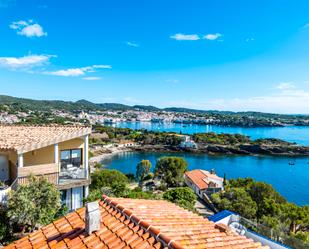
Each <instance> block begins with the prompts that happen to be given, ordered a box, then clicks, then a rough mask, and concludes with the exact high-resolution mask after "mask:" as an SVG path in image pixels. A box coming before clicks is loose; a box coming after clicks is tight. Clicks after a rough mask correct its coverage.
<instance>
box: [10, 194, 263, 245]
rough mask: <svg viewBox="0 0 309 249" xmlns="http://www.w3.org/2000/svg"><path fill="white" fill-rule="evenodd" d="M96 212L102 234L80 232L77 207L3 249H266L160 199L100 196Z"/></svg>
mask: <svg viewBox="0 0 309 249" xmlns="http://www.w3.org/2000/svg"><path fill="white" fill-rule="evenodd" d="M100 212H101V229H100V230H99V231H97V232H94V233H92V234H91V235H87V234H86V233H85V229H84V228H85V222H84V219H85V208H81V209H79V210H77V211H75V212H73V213H70V214H68V215H66V216H65V217H63V218H61V219H59V220H57V221H55V222H53V223H52V224H50V225H48V226H46V227H43V228H41V229H40V230H39V231H37V232H34V233H32V234H30V235H29V236H27V237H25V238H22V239H20V240H17V241H15V242H14V243H13V244H11V245H9V246H7V247H5V249H19V248H20V249H22V248H24V249H30V248H50V249H52V248H59V249H61V248H70V249H73V248H74V249H82V248H111V249H122V248H123V249H129V248H136V249H144V248H145V249H146V248H150V249H151V248H155V249H161V248H164V249H167V248H172V249H183V248H187V249H193V248H194V249H202V248H212V249H223V248H229V249H236V248H237V249H254V248H268V247H262V246H261V245H260V243H255V242H253V241H252V240H251V239H247V238H245V237H243V236H240V235H237V234H236V233H234V232H232V231H230V230H228V229H227V228H226V227H224V226H222V225H216V224H214V223H213V222H211V221H208V220H207V219H205V218H203V217H201V216H198V215H197V214H194V213H192V212H190V211H187V210H184V209H182V208H180V207H178V206H176V205H174V204H172V203H169V202H167V201H163V200H138V199H122V198H112V199H110V198H108V197H104V200H102V201H101V202H100Z"/></svg>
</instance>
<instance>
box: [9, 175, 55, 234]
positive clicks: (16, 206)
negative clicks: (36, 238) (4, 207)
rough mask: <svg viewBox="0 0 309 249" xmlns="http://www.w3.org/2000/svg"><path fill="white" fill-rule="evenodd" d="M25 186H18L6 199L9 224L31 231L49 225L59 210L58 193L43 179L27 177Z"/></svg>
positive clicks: (53, 186)
mask: <svg viewBox="0 0 309 249" xmlns="http://www.w3.org/2000/svg"><path fill="white" fill-rule="evenodd" d="M28 180H29V183H28V184H27V185H19V186H18V188H17V190H16V191H12V192H11V194H10V196H9V199H8V212H7V215H8V217H9V218H10V221H11V222H14V223H16V224H18V225H19V226H21V227H23V230H29V231H33V229H35V228H37V227H38V226H40V225H45V224H49V223H51V222H52V221H53V220H54V219H55V217H56V215H57V214H58V212H59V210H60V209H61V202H60V191H59V190H58V189H57V188H56V187H55V185H53V184H51V183H50V182H48V181H47V179H45V178H43V177H34V176H30V177H29V179H28Z"/></svg>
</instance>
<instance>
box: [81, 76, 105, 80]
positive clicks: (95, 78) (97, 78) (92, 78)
mask: <svg viewBox="0 0 309 249" xmlns="http://www.w3.org/2000/svg"><path fill="white" fill-rule="evenodd" d="M100 79H101V77H84V78H83V80H100Z"/></svg>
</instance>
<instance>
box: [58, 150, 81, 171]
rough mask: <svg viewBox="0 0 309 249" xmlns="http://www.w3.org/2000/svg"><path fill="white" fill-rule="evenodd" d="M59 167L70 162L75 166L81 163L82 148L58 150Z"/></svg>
mask: <svg viewBox="0 0 309 249" xmlns="http://www.w3.org/2000/svg"><path fill="white" fill-rule="evenodd" d="M60 161H61V167H62V168H63V167H64V168H65V167H66V166H67V165H69V164H71V165H72V166H75V167H80V166H81V165H82V149H71V150H62V151H61V152H60Z"/></svg>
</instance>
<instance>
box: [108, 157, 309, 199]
mask: <svg viewBox="0 0 309 249" xmlns="http://www.w3.org/2000/svg"><path fill="white" fill-rule="evenodd" d="M166 155H177V156H182V157H184V158H185V159H186V160H187V162H188V163H189V169H190V170H192V169H206V170H210V169H215V170H216V172H217V174H218V175H219V176H222V177H223V175H224V173H225V174H226V177H227V178H237V177H252V178H254V179H256V180H258V181H264V182H267V183H270V184H272V185H273V187H274V188H275V189H276V190H277V191H278V192H279V193H281V194H282V195H283V196H284V197H285V198H286V199H287V200H289V201H291V202H294V203H296V204H298V205H309V158H308V157H306V158H304V157H302V158H296V159H293V162H295V165H293V166H292V165H289V164H288V162H289V161H291V158H288V157H270V156H209V155H195V154H188V153H187V154H186V153H177V154H175V153H174V154H173V153H172V154H171V153H139V152H125V153H121V154H116V155H113V156H111V157H109V158H106V159H104V160H103V161H102V163H103V164H104V165H105V167H107V168H112V169H117V170H120V171H122V172H123V173H135V169H136V165H137V163H138V162H139V161H140V160H142V159H148V160H150V161H151V162H152V164H153V165H155V162H156V160H157V159H158V158H159V157H162V156H166ZM153 167H154V166H153Z"/></svg>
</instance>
